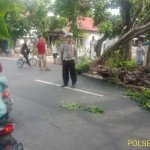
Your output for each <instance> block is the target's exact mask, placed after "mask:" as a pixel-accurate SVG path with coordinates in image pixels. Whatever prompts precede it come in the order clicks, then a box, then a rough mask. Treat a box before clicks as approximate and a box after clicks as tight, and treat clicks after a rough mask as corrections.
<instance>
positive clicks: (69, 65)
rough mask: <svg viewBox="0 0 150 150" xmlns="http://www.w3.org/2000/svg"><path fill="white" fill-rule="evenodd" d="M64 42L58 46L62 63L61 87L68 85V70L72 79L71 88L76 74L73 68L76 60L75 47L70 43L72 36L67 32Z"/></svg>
mask: <svg viewBox="0 0 150 150" xmlns="http://www.w3.org/2000/svg"><path fill="white" fill-rule="evenodd" d="M65 37H66V42H65V43H63V44H62V46H61V48H60V61H61V65H62V72H63V73H62V76H63V82H64V84H63V85H62V86H61V87H64V86H68V81H69V71H70V76H71V80H72V88H74V87H75V84H76V81H77V76H76V70H75V64H77V63H78V61H77V49H76V48H75V45H74V44H73V43H72V36H71V35H69V34H67V35H66V36H65Z"/></svg>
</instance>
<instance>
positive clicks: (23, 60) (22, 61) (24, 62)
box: [17, 58, 37, 68]
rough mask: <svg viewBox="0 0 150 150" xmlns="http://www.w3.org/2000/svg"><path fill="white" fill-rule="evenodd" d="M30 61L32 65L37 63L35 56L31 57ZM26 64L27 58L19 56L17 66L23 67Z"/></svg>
mask: <svg viewBox="0 0 150 150" xmlns="http://www.w3.org/2000/svg"><path fill="white" fill-rule="evenodd" d="M29 62H30V65H31V66H35V65H36V64H37V60H36V59H35V58H29ZM24 64H27V62H26V60H25V58H19V59H18V60H17V67H18V68H22V67H23V65H24Z"/></svg>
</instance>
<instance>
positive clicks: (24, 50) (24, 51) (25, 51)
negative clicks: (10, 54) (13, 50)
mask: <svg viewBox="0 0 150 150" xmlns="http://www.w3.org/2000/svg"><path fill="white" fill-rule="evenodd" d="M29 52H30V49H29V48H28V46H27V39H24V43H23V45H22V47H21V54H22V55H23V56H24V58H25V59H26V62H27V64H28V65H29V66H30V68H32V66H31V65H30V62H29V59H28V55H29Z"/></svg>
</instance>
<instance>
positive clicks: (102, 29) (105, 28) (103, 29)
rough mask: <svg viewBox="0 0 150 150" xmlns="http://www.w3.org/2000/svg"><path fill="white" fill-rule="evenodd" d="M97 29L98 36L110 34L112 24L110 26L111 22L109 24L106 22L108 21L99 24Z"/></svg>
mask: <svg viewBox="0 0 150 150" xmlns="http://www.w3.org/2000/svg"><path fill="white" fill-rule="evenodd" d="M98 28H99V33H100V34H102V33H110V32H112V30H113V24H112V22H110V21H109V20H108V21H105V22H102V23H101V24H99V25H98Z"/></svg>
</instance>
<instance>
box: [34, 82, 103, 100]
mask: <svg viewBox="0 0 150 150" xmlns="http://www.w3.org/2000/svg"><path fill="white" fill-rule="evenodd" d="M35 81H37V82H41V83H45V84H51V85H55V86H59V87H60V86H61V85H59V84H55V83H52V82H47V81H42V80H35ZM65 88H66V89H70V90H74V91H78V92H82V93H87V94H90V95H94V96H98V97H102V96H104V95H100V94H97V93H92V92H88V91H84V90H80V89H76V88H71V87H65Z"/></svg>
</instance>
